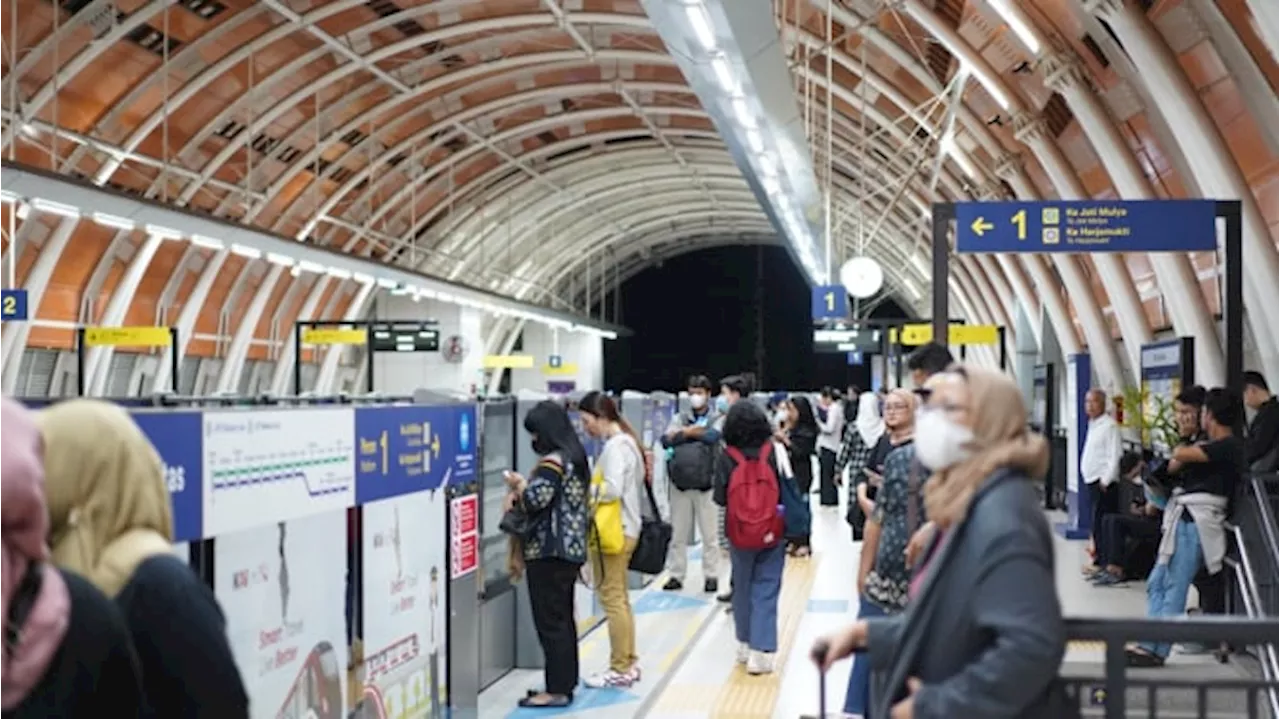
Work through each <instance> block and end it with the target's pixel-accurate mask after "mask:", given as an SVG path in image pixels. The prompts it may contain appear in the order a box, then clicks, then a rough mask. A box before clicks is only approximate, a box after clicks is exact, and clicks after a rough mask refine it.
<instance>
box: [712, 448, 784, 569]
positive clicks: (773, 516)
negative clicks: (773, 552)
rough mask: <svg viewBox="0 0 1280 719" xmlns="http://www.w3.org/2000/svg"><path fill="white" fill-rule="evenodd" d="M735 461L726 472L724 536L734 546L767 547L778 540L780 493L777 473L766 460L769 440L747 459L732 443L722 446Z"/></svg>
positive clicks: (741, 547) (781, 525)
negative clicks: (727, 487)
mask: <svg viewBox="0 0 1280 719" xmlns="http://www.w3.org/2000/svg"><path fill="white" fill-rule="evenodd" d="M725 452H726V453H727V454H728V455H729V457H730V458H732V459H733V461H734V462H735V463H736V466H735V467H734V468H733V473H732V474H731V475H730V476H729V493H728V501H727V502H726V504H727V507H726V512H725V520H724V526H725V536H726V537H728V538H729V543H730V544H732V545H733V546H734V547H736V548H738V549H753V550H759V549H768V548H770V547H774V546H777V544H778V542H781V541H782V533H783V530H784V527H785V525H784V522H783V516H782V515H783V513H782V512H781V511H779V510H778V507H779V505H780V503H781V501H782V494H781V492H780V490H779V488H778V475H777V473H776V472H775V471H774V469H773V463H771V462H770V461H769V455H770V454H771V453H772V452H773V443H772V442H766V443H765V445H764V447H762V448H761V449H760V456H758V457H756V458H755V459H748V458H747V457H745V456H743V454H742V452H740V451H738V449H737V448H736V447H725Z"/></svg>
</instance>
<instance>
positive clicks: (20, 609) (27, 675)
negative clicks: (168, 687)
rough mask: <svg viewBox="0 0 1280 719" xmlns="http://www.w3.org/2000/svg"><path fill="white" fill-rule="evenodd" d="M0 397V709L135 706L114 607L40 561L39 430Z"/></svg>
mask: <svg viewBox="0 0 1280 719" xmlns="http://www.w3.org/2000/svg"><path fill="white" fill-rule="evenodd" d="M0 402H2V404H0V425H3V427H4V433H3V435H2V437H3V439H2V440H0V442H2V445H3V446H2V447H0V482H2V483H3V485H2V488H0V535H2V537H3V555H2V559H0V566H3V589H4V592H3V601H2V602H0V616H4V617H5V631H6V637H5V644H4V664H3V667H0V679H2V680H3V691H2V692H0V693H2V694H3V708H4V716H5V717H14V718H15V719H27V718H30V719H47V718H48V717H67V718H68V719H77V718H79V717H99V716H107V715H111V716H119V717H139V716H145V703H144V702H143V697H142V687H141V685H140V680H139V675H140V671H139V669H138V658H137V656H136V655H135V654H134V653H133V645H132V644H131V643H130V641H129V634H128V631H127V630H126V629H125V627H124V621H123V620H122V619H121V618H120V613H119V611H118V610H117V609H116V608H115V606H114V605H112V604H111V600H109V599H107V598H106V597H104V596H103V595H102V592H99V591H98V590H97V589H95V588H94V587H93V585H92V584H90V583H88V582H87V581H85V580H84V579H82V578H80V577H78V576H76V575H74V574H72V573H70V572H63V571H59V570H57V569H54V568H53V567H52V566H50V565H49V564H48V563H47V562H48V560H49V547H48V546H47V545H46V544H45V536H46V534H47V532H48V529H49V515H48V512H47V510H46V509H45V501H44V487H43V483H44V468H43V467H42V466H41V462H40V432H39V430H38V429H36V426H35V423H34V422H33V421H32V419H31V415H30V413H29V412H27V410H26V409H25V408H23V407H22V406H21V405H19V404H18V403H16V402H14V401H13V400H10V399H8V398H5V399H3V400H0ZM10 631H12V632H13V634H12V635H11V636H10V635H9V632H10Z"/></svg>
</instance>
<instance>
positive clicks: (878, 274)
mask: <svg viewBox="0 0 1280 719" xmlns="http://www.w3.org/2000/svg"><path fill="white" fill-rule="evenodd" d="M840 284H842V285H844V288H845V289H846V290H848V291H849V294H850V295H853V296H854V297H857V298H858V299H860V300H865V299H867V298H868V297H871V296H872V295H874V294H875V293H877V292H879V291H880V288H881V287H882V286H883V285H884V270H883V269H881V268H880V263H879V262H876V261H875V260H873V259H871V258H870V257H854V258H851V259H850V260H849V261H848V262H845V263H844V266H843V267H841V268H840Z"/></svg>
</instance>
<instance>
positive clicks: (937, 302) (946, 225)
mask: <svg viewBox="0 0 1280 719" xmlns="http://www.w3.org/2000/svg"><path fill="white" fill-rule="evenodd" d="M955 217H956V206H955V205H954V204H952V203H950V202H946V203H935V204H934V205H933V320H932V324H933V337H934V339H935V340H938V341H941V342H946V340H944V339H941V338H943V337H947V336H949V333H950V329H949V326H950V323H949V322H948V321H947V319H948V318H949V317H951V310H950V308H949V307H948V306H947V303H948V301H949V299H950V297H949V296H948V293H947V284H948V283H949V281H950V276H949V273H950V271H951V262H950V260H951V247H950V246H949V245H948V243H947V230H948V229H950V228H951V221H952V220H954V219H955ZM898 381H899V383H901V381H902V380H901V377H899V380H898Z"/></svg>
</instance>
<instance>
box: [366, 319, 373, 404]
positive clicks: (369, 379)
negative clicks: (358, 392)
mask: <svg viewBox="0 0 1280 719" xmlns="http://www.w3.org/2000/svg"><path fill="white" fill-rule="evenodd" d="M364 333H365V340H364V381H365V384H367V385H368V387H367V388H366V390H365V391H366V392H368V393H369V394H373V325H372V324H369V325H365V328H364Z"/></svg>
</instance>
